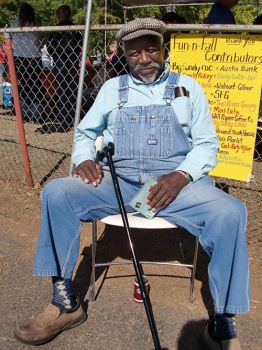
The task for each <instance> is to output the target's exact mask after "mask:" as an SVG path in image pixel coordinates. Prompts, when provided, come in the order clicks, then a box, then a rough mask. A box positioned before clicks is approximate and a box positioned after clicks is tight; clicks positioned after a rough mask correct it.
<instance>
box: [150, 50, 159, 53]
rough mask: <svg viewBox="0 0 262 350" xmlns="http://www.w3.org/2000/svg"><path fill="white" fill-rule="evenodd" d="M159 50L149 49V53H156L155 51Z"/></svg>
mask: <svg viewBox="0 0 262 350" xmlns="http://www.w3.org/2000/svg"><path fill="white" fill-rule="evenodd" d="M157 51H158V50H157V49H149V50H148V53H155V52H157Z"/></svg>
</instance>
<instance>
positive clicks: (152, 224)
mask: <svg viewBox="0 0 262 350" xmlns="http://www.w3.org/2000/svg"><path fill="white" fill-rule="evenodd" d="M102 148H103V137H102V136H99V137H98V138H97V140H96V149H97V150H101V149H102ZM127 217H128V222H129V227H130V228H135V229H141V230H160V229H161V230H162V229H163V230H164V229H177V226H176V225H173V224H171V223H169V222H168V221H166V220H164V219H162V218H158V217H154V218H153V219H147V218H145V217H143V216H142V215H141V214H139V213H137V212H133V213H128V214H127ZM101 222H103V223H104V224H107V225H111V226H117V227H124V225H123V221H122V217H121V214H117V215H109V216H107V217H105V218H104V219H102V220H101ZM198 247H199V239H198V237H196V238H195V247H194V255H193V262H192V264H186V263H184V262H183V263H178V262H160V261H140V263H141V264H142V265H146V264H150V265H170V266H179V267H184V268H186V269H190V270H191V273H190V274H189V278H190V301H191V302H193V301H194V299H195V275H196V264H197V254H198ZM96 249H97V222H93V223H92V249H91V250H92V270H91V281H90V287H89V300H91V301H94V300H95V296H96V290H95V282H96V268H98V267H109V266H115V265H130V264H133V262H132V261H131V260H130V261H125V262H120V261H113V262H103V263H96ZM181 249H182V247H181ZM183 257H184V254H183V250H182V258H183Z"/></svg>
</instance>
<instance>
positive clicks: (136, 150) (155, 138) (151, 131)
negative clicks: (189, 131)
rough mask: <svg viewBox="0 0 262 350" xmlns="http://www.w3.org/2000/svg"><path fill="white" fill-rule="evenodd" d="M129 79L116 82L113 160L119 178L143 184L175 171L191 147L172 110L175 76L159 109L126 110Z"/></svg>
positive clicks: (175, 83) (168, 84)
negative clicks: (117, 84)
mask: <svg viewBox="0 0 262 350" xmlns="http://www.w3.org/2000/svg"><path fill="white" fill-rule="evenodd" d="M128 78H129V76H128V75H123V76H120V78H119V85H120V86H119V109H118V112H117V115H116V117H115V121H114V135H113V140H114V145H115V155H114V158H113V159H114V163H115V167H116V171H117V174H118V175H119V176H120V177H122V178H124V179H126V180H129V181H134V182H140V183H144V182H145V181H146V180H147V179H149V178H155V179H157V178H158V177H159V176H160V175H163V174H167V173H170V172H172V171H174V170H175V169H176V168H177V166H178V165H180V163H182V161H183V160H184V159H185V156H186V154H187V153H188V152H189V151H190V145H189V142H188V139H187V137H186V135H185V133H184V130H183V128H182V126H181V125H180V124H179V122H178V119H177V117H176V114H175V112H174V110H173V108H172V106H171V101H172V99H173V98H174V96H173V95H174V91H175V86H176V85H177V79H178V74H175V73H171V74H170V75H169V78H168V81H167V84H166V88H165V92H164V96H163V104H162V105H149V106H135V107H125V103H126V102H127V101H128ZM178 98H184V99H188V97H187V96H184V97H178Z"/></svg>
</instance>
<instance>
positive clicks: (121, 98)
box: [118, 74, 129, 108]
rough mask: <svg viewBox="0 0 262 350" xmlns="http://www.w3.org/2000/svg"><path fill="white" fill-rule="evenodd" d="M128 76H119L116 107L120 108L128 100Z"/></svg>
mask: <svg viewBox="0 0 262 350" xmlns="http://www.w3.org/2000/svg"><path fill="white" fill-rule="evenodd" d="M128 88H129V86H128V74H125V75H120V77H119V88H118V107H119V108H122V107H123V106H124V104H125V103H126V102H127V100H128Z"/></svg>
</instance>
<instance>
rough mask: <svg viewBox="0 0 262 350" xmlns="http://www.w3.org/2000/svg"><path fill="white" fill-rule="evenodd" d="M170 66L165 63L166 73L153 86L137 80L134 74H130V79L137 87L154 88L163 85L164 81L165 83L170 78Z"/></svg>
mask: <svg viewBox="0 0 262 350" xmlns="http://www.w3.org/2000/svg"><path fill="white" fill-rule="evenodd" d="M169 68H170V67H169V64H168V63H166V62H165V69H164V71H163V72H162V73H161V74H160V76H159V77H158V78H157V80H155V81H154V82H153V83H152V84H147V83H144V82H143V81H141V80H139V79H137V78H135V77H134V76H133V75H132V73H130V77H131V79H132V80H133V82H134V83H135V84H136V85H147V86H154V85H158V84H160V83H162V82H163V81H165V80H166V79H167V78H168V76H169Z"/></svg>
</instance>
